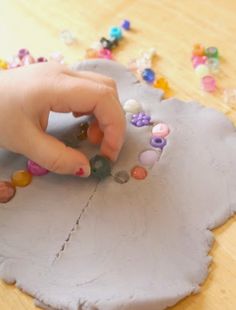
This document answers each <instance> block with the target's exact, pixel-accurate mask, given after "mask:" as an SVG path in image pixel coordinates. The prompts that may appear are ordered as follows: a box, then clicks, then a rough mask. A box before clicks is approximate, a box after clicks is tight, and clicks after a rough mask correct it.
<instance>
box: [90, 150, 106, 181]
mask: <svg viewBox="0 0 236 310" xmlns="http://www.w3.org/2000/svg"><path fill="white" fill-rule="evenodd" d="M90 166H91V175H93V176H94V177H96V178H98V179H101V180H102V179H104V178H106V177H107V176H109V175H111V164H110V161H109V159H107V158H106V157H104V156H101V155H95V156H94V157H93V158H91V159H90Z"/></svg>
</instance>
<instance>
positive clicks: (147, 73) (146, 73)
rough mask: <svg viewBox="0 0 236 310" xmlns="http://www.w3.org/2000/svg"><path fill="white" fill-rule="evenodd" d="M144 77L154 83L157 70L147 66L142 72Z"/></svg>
mask: <svg viewBox="0 0 236 310" xmlns="http://www.w3.org/2000/svg"><path fill="white" fill-rule="evenodd" d="M142 78H143V79H144V81H146V82H148V83H153V82H154V80H155V72H154V71H153V70H152V69H150V68H146V69H144V70H143V72H142Z"/></svg>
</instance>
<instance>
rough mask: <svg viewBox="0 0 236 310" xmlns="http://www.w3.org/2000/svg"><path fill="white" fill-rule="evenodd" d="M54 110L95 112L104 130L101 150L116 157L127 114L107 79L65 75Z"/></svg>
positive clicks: (61, 81)
mask: <svg viewBox="0 0 236 310" xmlns="http://www.w3.org/2000/svg"><path fill="white" fill-rule="evenodd" d="M60 79H61V80H60V83H57V85H56V89H55V100H54V101H53V102H52V101H51V102H50V109H51V111H55V112H75V113H83V114H94V115H95V117H96V119H97V120H98V123H99V127H100V129H101V130H102V131H103V132H104V138H103V141H102V143H101V153H102V154H103V155H105V156H107V157H108V158H110V159H111V160H116V159H117V156H118V155H119V152H120V149H121V147H122V145H123V142H124V135H125V123H126V122H125V117H124V112H123V109H122V107H121V104H120V102H119V100H118V98H117V96H116V94H115V92H114V89H113V88H111V87H108V86H106V85H104V83H100V82H99V80H98V82H94V81H90V80H88V79H80V78H76V77H71V76H68V75H62V76H61V78H60Z"/></svg>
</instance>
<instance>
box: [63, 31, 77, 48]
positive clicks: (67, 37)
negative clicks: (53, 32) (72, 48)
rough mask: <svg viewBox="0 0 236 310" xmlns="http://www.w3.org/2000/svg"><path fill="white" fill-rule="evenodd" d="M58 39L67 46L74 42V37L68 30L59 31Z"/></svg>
mask: <svg viewBox="0 0 236 310" xmlns="http://www.w3.org/2000/svg"><path fill="white" fill-rule="evenodd" d="M60 38H61V40H62V41H63V42H64V43H65V44H67V45H71V44H73V43H75V42H76V37H75V35H74V33H72V32H71V31H70V30H63V31H61V33H60Z"/></svg>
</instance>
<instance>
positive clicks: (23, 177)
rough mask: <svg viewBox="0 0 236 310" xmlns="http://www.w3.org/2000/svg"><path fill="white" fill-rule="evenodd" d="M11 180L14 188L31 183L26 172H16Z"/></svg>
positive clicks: (30, 176) (29, 175) (29, 176)
mask: <svg viewBox="0 0 236 310" xmlns="http://www.w3.org/2000/svg"><path fill="white" fill-rule="evenodd" d="M11 179H12V183H13V184H14V185H15V186H19V187H25V186H27V185H28V184H30V183H31V181H32V175H31V174H30V173H29V172H28V171H26V170H18V171H16V172H14V173H13V175H12V177H11Z"/></svg>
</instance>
